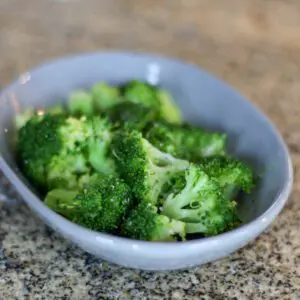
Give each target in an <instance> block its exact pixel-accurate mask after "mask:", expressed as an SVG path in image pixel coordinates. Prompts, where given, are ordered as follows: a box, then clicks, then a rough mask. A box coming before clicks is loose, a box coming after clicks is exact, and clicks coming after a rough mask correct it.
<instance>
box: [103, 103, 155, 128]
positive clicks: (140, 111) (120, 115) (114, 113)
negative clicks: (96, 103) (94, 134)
mask: <svg viewBox="0 0 300 300" xmlns="http://www.w3.org/2000/svg"><path fill="white" fill-rule="evenodd" d="M107 116H108V117H109V119H110V120H111V122H113V123H114V124H115V127H117V128H118V127H122V126H124V125H125V124H126V126H127V127H128V128H132V129H137V130H140V131H143V130H144V129H145V128H146V127H147V126H148V125H150V124H152V123H153V122H155V121H156V120H158V119H159V113H158V111H157V109H152V108H149V107H147V106H145V105H144V104H142V103H133V102H121V103H119V104H117V105H115V106H113V107H112V108H111V109H109V110H108V111H107Z"/></svg>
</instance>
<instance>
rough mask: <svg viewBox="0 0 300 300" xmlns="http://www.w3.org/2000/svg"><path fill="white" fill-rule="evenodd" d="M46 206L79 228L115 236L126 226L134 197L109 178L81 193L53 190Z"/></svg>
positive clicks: (48, 195)
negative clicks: (117, 231) (125, 219)
mask: <svg viewBox="0 0 300 300" xmlns="http://www.w3.org/2000/svg"><path fill="white" fill-rule="evenodd" d="M45 203H46V205H48V206H49V207H50V208H52V209H53V210H55V211H56V212H58V213H59V214H61V215H63V216H65V217H66V218H68V219H70V220H71V221H73V222H75V223H77V224H80V225H82V226H85V227H87V228H89V229H92V230H98V231H102V232H109V233H111V232H115V231H116V230H117V228H118V227H119V224H120V223H121V222H122V218H123V216H124V215H125V213H126V212H127V210H128V208H129V206H130V204H131V193H130V189H129V187H128V186H127V185H126V184H125V183H124V182H123V181H122V180H121V179H116V178H115V177H112V176H108V177H103V178H102V179H101V180H100V181H98V182H97V185H95V186H89V187H88V188H86V189H84V190H83V191H81V192H76V191H75V192H74V191H66V190H64V189H55V190H52V191H50V192H49V193H48V194H47V196H46V199H45Z"/></svg>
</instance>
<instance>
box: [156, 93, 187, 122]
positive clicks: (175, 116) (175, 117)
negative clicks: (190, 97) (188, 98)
mask: <svg viewBox="0 0 300 300" xmlns="http://www.w3.org/2000/svg"><path fill="white" fill-rule="evenodd" d="M157 95H158V101H159V110H160V116H161V118H162V119H164V120H166V121H167V122H169V123H173V124H181V123H182V116H181V111H180V109H179V107H178V106H177V105H176V104H175V103H174V100H173V98H172V96H171V95H170V94H169V93H168V92H167V91H165V90H162V89H159V90H158V91H157Z"/></svg>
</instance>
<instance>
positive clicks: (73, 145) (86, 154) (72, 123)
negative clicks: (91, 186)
mask: <svg viewBox="0 0 300 300" xmlns="http://www.w3.org/2000/svg"><path fill="white" fill-rule="evenodd" d="M99 124H100V125H101V126H100V125H99ZM108 124H109V123H108V122H107V121H106V120H103V119H101V118H100V117H94V118H92V119H87V118H86V117H81V118H79V119H77V118H74V117H69V116H66V115H60V114H54V115H53V114H52V115H51V114H45V115H35V116H34V117H32V118H31V119H29V121H28V122H27V123H26V124H25V125H24V126H23V127H22V128H21V129H20V130H19V134H18V144H17V148H18V153H19V157H20V163H21V166H22V169H23V171H24V172H25V174H26V175H27V176H28V177H29V178H30V179H31V180H32V181H33V182H34V183H35V184H36V185H37V187H40V189H41V190H47V189H49V188H51V189H53V188H56V187H61V186H63V187H65V188H67V189H68V188H69V189H73V188H74V187H76V186H77V184H78V182H77V180H78V176H81V175H82V174H84V173H86V172H89V170H90V168H92V167H93V168H95V169H97V170H98V171H99V170H100V171H101V170H104V168H107V165H109V166H112V169H111V172H114V169H113V166H114V162H113V160H112V159H110V158H109V154H108V148H109V144H110V139H109V138H108V136H109V134H110V133H109V128H110V127H109V125H108ZM105 126H107V127H105ZM105 129H107V130H105ZM96 155H97V157H96V158H95V156H96ZM99 166H100V167H99ZM105 171H106V172H104V173H108V172H107V169H105Z"/></svg>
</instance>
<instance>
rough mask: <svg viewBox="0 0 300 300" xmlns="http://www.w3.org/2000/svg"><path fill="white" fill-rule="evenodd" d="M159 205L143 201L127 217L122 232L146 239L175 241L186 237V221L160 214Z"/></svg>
mask: <svg viewBox="0 0 300 300" xmlns="http://www.w3.org/2000/svg"><path fill="white" fill-rule="evenodd" d="M157 210H158V209H157V207H156V206H155V205H153V204H151V203H145V202H141V203H140V204H139V205H138V206H137V207H136V208H134V209H133V210H132V211H131V212H130V213H129V216H128V217H127V218H126V220H125V222H124V225H123V226H122V230H121V233H122V235H124V236H126V237H130V238H133V239H137V240H145V241H174V240H177V237H180V238H181V239H182V240H184V239H185V223H184V222H181V221H177V220H172V219H169V218H168V217H166V216H163V215H159V214H158V212H157Z"/></svg>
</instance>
